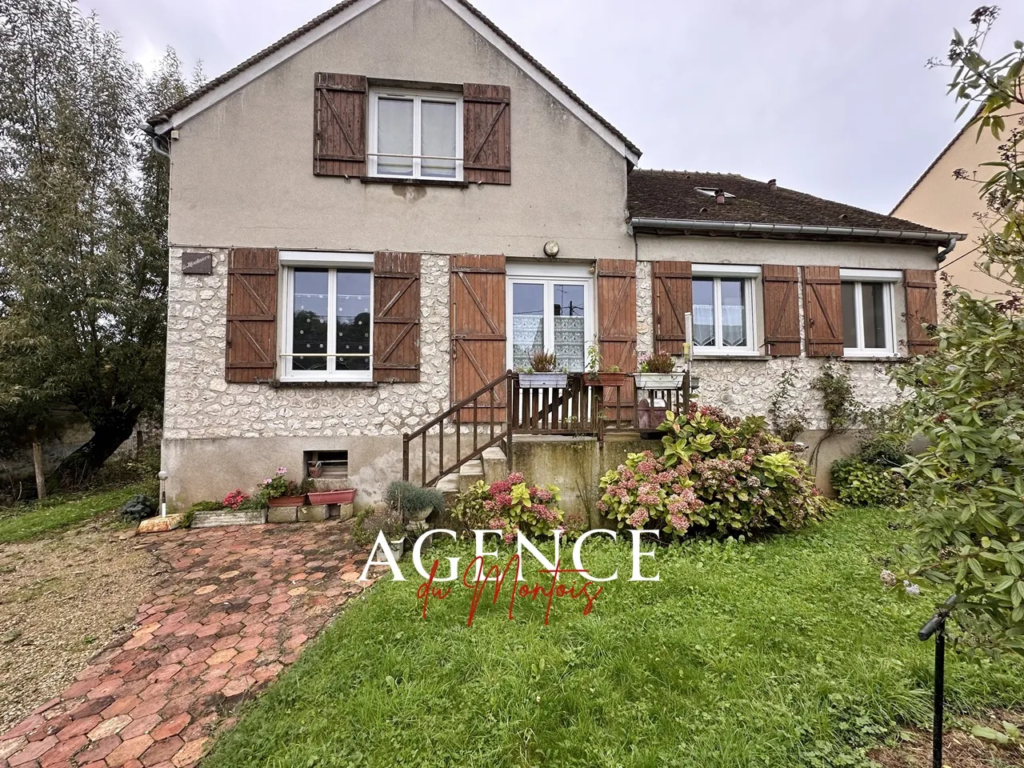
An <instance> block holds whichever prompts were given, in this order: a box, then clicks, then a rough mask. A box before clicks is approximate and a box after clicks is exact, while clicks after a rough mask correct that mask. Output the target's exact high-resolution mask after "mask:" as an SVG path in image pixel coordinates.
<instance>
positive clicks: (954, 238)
mask: <svg viewBox="0 0 1024 768" xmlns="http://www.w3.org/2000/svg"><path fill="white" fill-rule="evenodd" d="M960 240H963V236H958V235H950V236H949V242H948V243H946V247H945V248H943V249H942V250H941V251H939V252H938V254H936V256H935V260H936V261H937V262H939V264H941V263H942V262H944V261H945V260H946V257H947V256H948V255H949V254H950V251H952V250H953V249H954V248H956V244H957V242H958V241H960Z"/></svg>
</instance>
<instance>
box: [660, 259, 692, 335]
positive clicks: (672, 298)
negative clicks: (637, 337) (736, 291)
mask: <svg viewBox="0 0 1024 768" xmlns="http://www.w3.org/2000/svg"><path fill="white" fill-rule="evenodd" d="M651 281H652V282H653V283H654V285H653V289H654V291H653V292H654V302H653V303H654V351H655V352H667V353H668V354H670V355H681V354H683V352H684V351H685V350H684V349H683V346H684V344H685V343H686V340H687V339H686V313H687V312H693V269H692V267H691V266H690V262H688V261H656V262H654V264H653V266H652V269H651Z"/></svg>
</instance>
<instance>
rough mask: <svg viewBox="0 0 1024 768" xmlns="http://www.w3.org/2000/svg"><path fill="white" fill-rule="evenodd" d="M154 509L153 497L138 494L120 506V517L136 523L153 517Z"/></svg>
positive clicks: (155, 506) (155, 507) (155, 505)
mask: <svg viewBox="0 0 1024 768" xmlns="http://www.w3.org/2000/svg"><path fill="white" fill-rule="evenodd" d="M156 509H157V504H156V502H155V501H153V499H151V498H149V497H148V496H143V495H141V494H139V495H137V496H132V497H131V498H130V499H128V501H126V502H125V503H124V506H122V507H121V519H122V520H127V521H131V522H134V523H137V522H139V521H141V520H145V519H147V518H150V517H153V516H154V515H155V514H156Z"/></svg>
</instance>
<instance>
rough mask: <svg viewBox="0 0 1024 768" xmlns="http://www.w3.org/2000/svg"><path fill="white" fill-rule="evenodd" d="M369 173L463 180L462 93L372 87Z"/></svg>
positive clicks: (400, 176) (372, 174)
mask: <svg viewBox="0 0 1024 768" xmlns="http://www.w3.org/2000/svg"><path fill="white" fill-rule="evenodd" d="M369 161H370V175H371V176H395V177H398V178H406V179H449V180H453V181H461V180H462V97H461V96H454V95H446V94H445V93H443V92H437V93H433V92H422V93H419V92H415V91H383V90H378V91H371V92H370V152H369Z"/></svg>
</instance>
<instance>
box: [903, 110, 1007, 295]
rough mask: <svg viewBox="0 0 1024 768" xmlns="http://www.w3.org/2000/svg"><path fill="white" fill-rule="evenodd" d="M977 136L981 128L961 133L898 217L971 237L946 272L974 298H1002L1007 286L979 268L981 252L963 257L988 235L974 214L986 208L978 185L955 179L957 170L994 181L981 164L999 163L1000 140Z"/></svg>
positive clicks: (955, 252) (953, 256)
mask: <svg viewBox="0 0 1024 768" xmlns="http://www.w3.org/2000/svg"><path fill="white" fill-rule="evenodd" d="M975 136H977V129H976V128H968V129H967V130H966V131H964V132H963V133H962V134H960V135H959V136H958V137H957V138H956V139H955V140H954V142H953V143H952V145H951V146H949V147H948V148H947V149H946V151H945V153H944V154H943V155H942V156H941V157H939V158H938V159H937V160H936V161H935V165H934V166H933V167H932V168H931V169H930V170H928V171H927V173H926V175H925V176H924V178H922V179H921V180H920V181H919V182H918V184H917V187H916V188H915V189H913V190H912V191H911V192H910V194H908V195H907V197H906V199H904V200H903V201H902V202H901V203H900V204H899V205H898V206H897V207H896V210H894V211H893V216H899V217H900V218H903V219H909V220H910V221H914V222H917V223H919V224H924V225H925V226H926V227H933V228H935V229H939V230H942V231H944V232H962V233H964V234H966V235H967V239H966V240H964V241H963V242H960V243H957V246H956V248H955V249H954V250H953V252H952V253H950V254H949V256H948V258H947V259H946V262H945V264H944V266H943V269H942V271H943V272H944V273H946V274H948V275H949V276H950V278H951V279H952V280H953V282H954V283H955V284H956V285H959V286H961V287H963V288H966V289H968V290H969V291H971V292H972V293H974V294H975V295H978V296H988V297H997V296H1000V295H1002V294H1003V293H1005V291H1006V290H1007V286H1006V285H1004V284H1003V283H1000V282H999V281H998V280H995V279H993V278H991V277H989V276H988V275H986V274H985V273H984V272H982V271H981V270H980V269H978V264H977V260H978V255H979V254H978V253H977V252H975V253H973V254H971V255H968V256H965V255H964V254H966V253H967V252H968V251H970V250H972V249H974V248H976V247H977V245H978V240H979V238H980V237H981V235H982V234H983V233H984V231H985V230H984V227H982V225H981V222H980V221H978V219H977V218H976V215H975V214H976V213H979V212H981V213H984V212H985V204H984V202H983V201H982V200H980V199H979V198H978V186H977V184H975V183H972V182H971V181H958V180H957V179H954V178H953V172H954V171H955V170H957V169H959V168H962V169H964V170H965V171H967V173H968V175H970V176H972V177H975V178H978V179H987V178H989V177H990V176H991V175H992V173H993V171H994V170H995V169H993V168H982V167H980V166H981V163H987V162H991V161H993V160H996V159H998V157H999V144H1000V143H1001V141H999V140H997V139H996V138H995V137H994V136H992V133H991V132H990V131H983V132H982V134H981V136H980V137H979V138H978V140H977V141H975ZM961 257H962V258H961Z"/></svg>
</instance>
